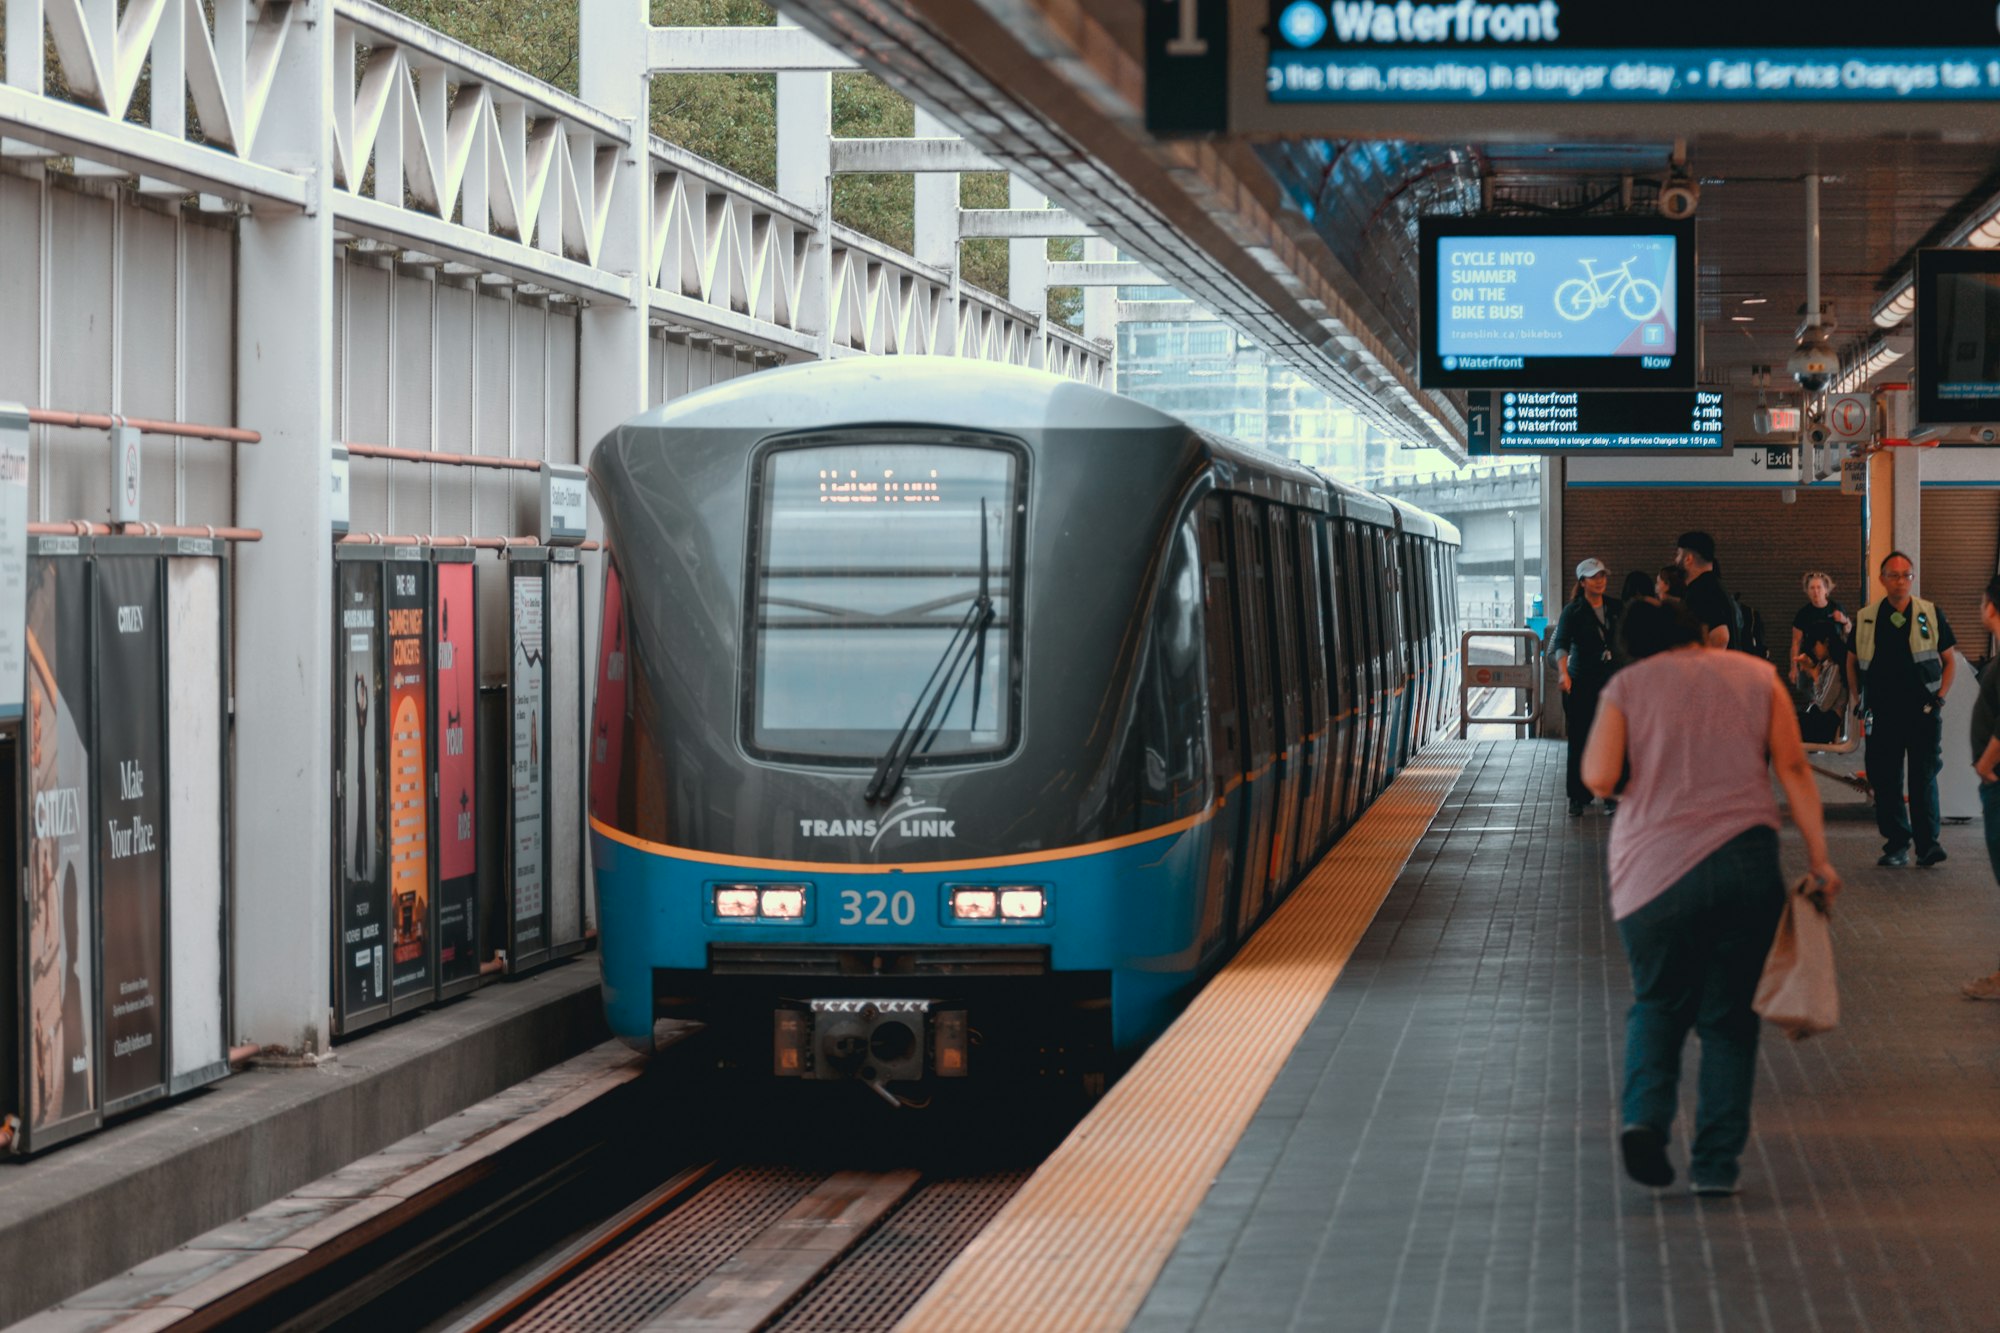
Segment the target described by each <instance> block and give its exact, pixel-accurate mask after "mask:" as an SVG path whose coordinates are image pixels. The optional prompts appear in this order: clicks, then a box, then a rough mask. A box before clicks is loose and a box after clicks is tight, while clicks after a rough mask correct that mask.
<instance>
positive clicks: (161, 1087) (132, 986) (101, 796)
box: [96, 555, 167, 1112]
mask: <svg viewBox="0 0 2000 1333" xmlns="http://www.w3.org/2000/svg"><path fill="white" fill-rule="evenodd" d="M96 630H97V747H98V754H97V823H96V830H97V865H98V875H99V885H100V888H99V890H98V909H99V912H100V914H101V917H100V919H101V920H102V922H103V927H102V928H103V941H104V944H103V955H102V957H103V960H104V985H103V987H102V988H101V990H100V994H102V996H103V997H104V1000H103V1003H104V1010H103V1012H104V1109H105V1110H106V1111H107V1112H110V1111H113V1110H117V1109H120V1108H122V1107H125V1106H129V1105H132V1104H134V1103H135V1102H140V1101H145V1100H149V1099H150V1098H152V1097H159V1096H164V1095H165V1094H166V1082H167V1059H166V1056H167V1043H166V1005H167V994H166V966H165V963H166V907H167V903H166V883H167V881H166V862H167V857H166V820H165V817H164V815H165V807H166V802H165V795H166V789H165V785H164V784H165V783H166V781H167V773H166V766H165V763H164V752H165V745H164V743H163V738H162V730H163V726H164V716H163V711H164V708H165V703H166V699H165V693H166V690H165V686H166V681H165V679H164V674H163V671H162V666H163V661H162V658H161V647H160V562H159V560H158V558H156V557H154V556H135V555H104V556H99V557H98V559H97V625H96Z"/></svg>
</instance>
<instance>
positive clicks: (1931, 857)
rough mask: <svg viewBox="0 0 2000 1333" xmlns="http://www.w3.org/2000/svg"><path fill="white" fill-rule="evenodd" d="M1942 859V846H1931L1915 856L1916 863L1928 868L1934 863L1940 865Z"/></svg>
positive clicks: (1942, 861)
mask: <svg viewBox="0 0 2000 1333" xmlns="http://www.w3.org/2000/svg"><path fill="white" fill-rule="evenodd" d="M1944 861H1945V854H1944V848H1942V847H1933V848H1931V849H1930V850H1929V851H1927V852H1925V853H1924V854H1923V855H1921V856H1919V857H1918V858H1917V864H1918V865H1920V866H1923V867H1924V868H1925V869H1929V868H1930V867H1932V866H1934V865H1942V864H1943V863H1944Z"/></svg>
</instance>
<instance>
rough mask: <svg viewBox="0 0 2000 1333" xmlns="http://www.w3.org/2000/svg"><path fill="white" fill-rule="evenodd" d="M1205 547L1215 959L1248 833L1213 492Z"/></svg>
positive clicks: (1207, 915)
mask: <svg viewBox="0 0 2000 1333" xmlns="http://www.w3.org/2000/svg"><path fill="white" fill-rule="evenodd" d="M1196 537H1197V539H1198V541H1199V542H1200V546H1201V586H1202V633H1203V637H1204V639H1205V641H1206V644H1207V658H1208V751H1209V756H1210V760H1209V762H1210V765H1211V771H1212V772H1213V773H1214V775H1215V786H1214V798H1213V799H1214V800H1215V804H1216V809H1215V817H1214V819H1213V820H1212V821H1211V826H1210V829H1209V848H1208V878H1207V882H1206V883H1205V884H1204V885H1203V890H1202V905H1201V936H1200V940H1201V943H1200V948H1201V953H1202V961H1203V962H1204V963H1206V962H1207V961H1209V960H1210V959H1211V958H1212V957H1213V956H1214V955H1215V954H1216V952H1217V951H1219V950H1220V949H1222V948H1223V947H1225V946H1226V945H1227V944H1228V942H1229V940H1230V924H1231V922H1232V920H1233V919H1234V917H1233V911H1232V908H1233V904H1234V903H1235V901H1236V895H1237V884H1236V875H1237V871H1238V869H1239V868H1240V867H1241V866H1242V864H1243V861H1242V858H1241V856H1239V855H1238V853H1237V842H1238V841H1239V839H1240V838H1241V836H1242V830H1241V827H1240V826H1241V824H1242V822H1243V819H1242V814H1243V811H1245V810H1246V809H1248V808H1249V802H1248V801H1245V800H1243V799H1240V798H1241V791H1240V788H1241V787H1242V784H1243V773H1244V767H1243V758H1244V751H1243V740H1244V728H1243V711H1242V709H1243V706H1242V698H1241V691H1239V690H1238V688H1237V683H1236V682H1237V665H1236V628H1235V627H1236V605H1235V599H1234V598H1233V597H1232V596H1231V595H1230V590H1229V533H1228V526H1227V524H1226V522H1225V521H1224V519H1223V514H1222V500H1221V498H1220V497H1219V496H1215V495H1210V496H1207V497H1206V498H1204V499H1203V500H1202V502H1201V509H1200V511H1199V514H1198V516H1197V520H1196Z"/></svg>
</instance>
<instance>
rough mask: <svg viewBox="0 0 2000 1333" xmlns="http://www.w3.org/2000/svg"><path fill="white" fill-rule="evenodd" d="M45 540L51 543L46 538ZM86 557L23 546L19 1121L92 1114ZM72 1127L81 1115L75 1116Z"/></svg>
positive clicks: (92, 1118) (41, 1137)
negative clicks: (24, 1036) (23, 967)
mask: <svg viewBox="0 0 2000 1333" xmlns="http://www.w3.org/2000/svg"><path fill="white" fill-rule="evenodd" d="M49 544H50V545H53V544H54V543H49ZM89 579H90V569H89V567H88V566H87V565H85V564H84V562H83V561H81V560H78V559H73V558H68V559H65V558H56V559H51V558H46V557H44V556H40V555H36V556H31V557H30V558H29V560H28V590H27V603H26V611H27V642H26V650H27V656H28V662H27V716H26V718H25V719H24V720H23V735H24V743H25V745H26V747H27V751H26V755H25V756H24V757H25V759H26V772H27V792H26V797H27V811H26V819H25V821H24V822H25V825H26V829H25V832H26V836H27V843H28V846H27V852H28V865H27V877H26V879H25V881H24V882H23V884H22V886H21V888H22V892H23V893H25V894H26V895H27V936H28V938H27V973H28V975H27V982H28V1024H29V1028H30V1032H29V1036H28V1050H27V1073H28V1086H27V1090H26V1091H27V1117H26V1118H27V1131H28V1140H27V1141H28V1143H29V1144H30V1145H34V1144H37V1143H40V1142H47V1141H49V1139H50V1137H55V1138H60V1137H62V1135H61V1134H59V1133H57V1134H54V1135H53V1136H51V1135H50V1134H49V1131H55V1130H58V1129H60V1128H61V1127H62V1126H64V1125H68V1124H73V1123H77V1122H81V1123H82V1124H83V1125H94V1124H96V1123H97V1118H98V1117H97V1107H98V1092H99V1085H98V1070H97V1040H96V1032H97V994H98V986H97V976H96V972H95V970H94V966H93V956H94V951H93V948H92V941H93V940H95V939H96V937H97V914H96V898H95V896H94V895H93V894H92V892H91V876H90V854H91V848H92V841H93V840H92V838H91V832H92V830H93V828H94V821H93V819H92V817H91V814H92V807H91V800H92V796H93V793H92V791H91V789H90V751H89V749H88V748H87V744H86V743H87V740H88V738H89V736H90V659H89V649H90V583H89ZM79 1127H81V1126H79Z"/></svg>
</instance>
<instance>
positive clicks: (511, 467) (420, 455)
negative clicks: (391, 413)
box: [340, 442, 542, 472]
mask: <svg viewBox="0 0 2000 1333" xmlns="http://www.w3.org/2000/svg"><path fill="white" fill-rule="evenodd" d="M340 447H341V448H343V449H345V450H347V454H348V457H350V458H383V459H387V460H389V461H390V462H394V463H432V464H436V465H438V466H440V467H490V468H501V469H504V470H507V471H512V472H540V471H541V470H542V460H540V459H539V458H501V457H499V456H498V455H495V454H448V453H444V452H442V451H437V450H431V449H403V448H400V447H398V446H396V445H390V444H349V443H345V442H343V443H342V444H341V446H340Z"/></svg>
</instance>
